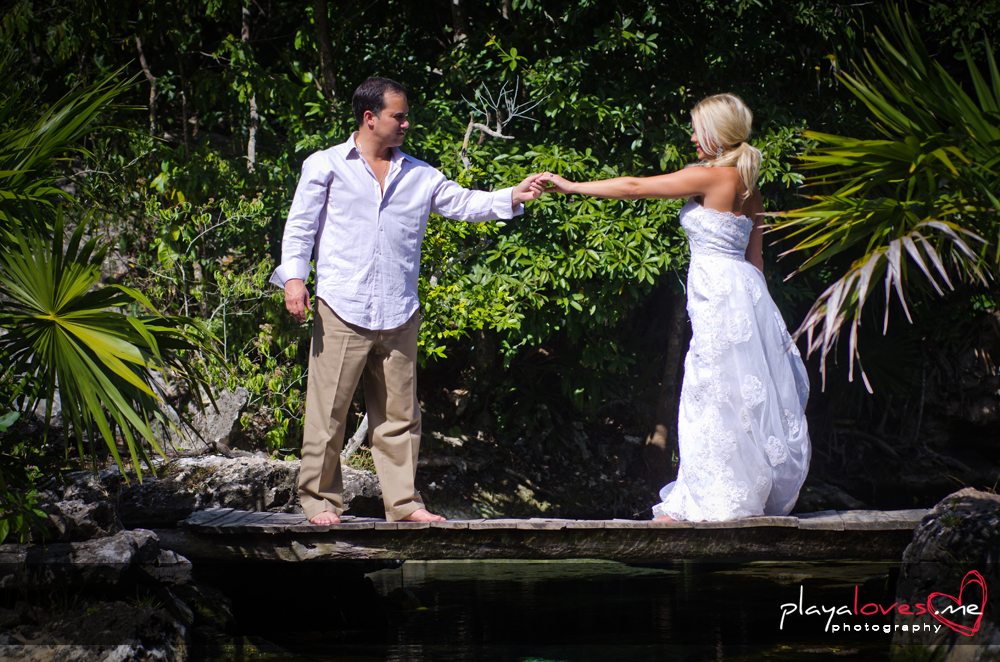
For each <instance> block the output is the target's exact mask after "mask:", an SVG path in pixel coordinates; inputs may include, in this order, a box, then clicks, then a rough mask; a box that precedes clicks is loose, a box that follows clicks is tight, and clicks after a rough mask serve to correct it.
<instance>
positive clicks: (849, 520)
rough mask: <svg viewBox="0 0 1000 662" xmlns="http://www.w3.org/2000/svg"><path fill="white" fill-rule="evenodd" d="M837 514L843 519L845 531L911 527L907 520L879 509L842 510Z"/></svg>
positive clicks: (888, 529)
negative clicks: (894, 516) (894, 517)
mask: <svg viewBox="0 0 1000 662" xmlns="http://www.w3.org/2000/svg"><path fill="white" fill-rule="evenodd" d="M838 514H839V515H840V518H841V519H842V520H844V530H845V531H891V530H897V529H912V528H913V527H912V526H911V525H910V524H909V523H908V522H902V521H899V520H896V519H893V518H892V517H889V516H888V515H886V514H885V513H884V512H882V511H881V510H844V511H839V512H838Z"/></svg>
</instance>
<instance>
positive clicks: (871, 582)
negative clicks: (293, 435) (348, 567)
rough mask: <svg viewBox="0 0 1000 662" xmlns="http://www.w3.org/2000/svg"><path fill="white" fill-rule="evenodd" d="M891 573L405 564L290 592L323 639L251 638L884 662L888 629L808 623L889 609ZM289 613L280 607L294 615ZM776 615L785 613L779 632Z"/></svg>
mask: <svg viewBox="0 0 1000 662" xmlns="http://www.w3.org/2000/svg"><path fill="white" fill-rule="evenodd" d="M898 567H899V565H898V563H871V562H843V561H829V562H813V561H810V562H804V561H802V562H794V561H792V562H747V563H735V562H675V563H672V564H666V565H662V566H658V567H636V566H629V565H625V564H622V563H616V562H604V561H541V562H540V561H433V562H414V561H408V562H406V563H405V564H403V565H402V566H401V567H400V568H398V569H394V570H381V571H378V572H374V573H370V574H368V575H367V579H365V578H361V577H360V574H359V582H358V583H357V587H360V588H361V589H362V590H361V593H367V596H368V597H367V598H366V597H365V596H364V595H360V594H359V593H358V591H357V590H355V591H354V592H353V593H352V592H348V593H345V592H344V591H343V590H340V589H343V585H344V582H343V581H336V580H334V581H329V582H322V581H318V582H317V585H315V586H308V587H303V586H299V587H298V588H297V589H296V588H293V589H292V590H293V591H294V590H298V591H302V590H308V591H309V592H310V594H311V595H313V596H315V598H316V602H314V603H312V604H308V605H307V604H306V603H305V602H308V601H305V602H300V604H299V605H298V606H299V607H301V608H302V609H303V610H304V611H306V610H308V611H309V612H313V611H315V610H317V609H318V610H319V611H323V610H327V611H326V613H327V614H328V615H329V616H330V622H331V625H330V626H329V627H324V626H323V625H322V624H321V621H322V620H323V618H324V617H323V616H322V615H321V616H320V617H319V618H320V621H317V620H316V619H315V618H314V619H313V620H312V621H311V622H309V623H305V622H303V623H302V624H301V625H296V623H297V622H298V621H297V620H296V619H284V620H282V619H262V620H261V621H260V622H259V623H255V624H254V626H253V630H254V633H255V634H256V635H257V636H260V637H263V638H264V639H266V640H269V641H273V642H274V643H276V644H278V645H279V646H281V647H282V648H283V649H285V650H287V651H291V653H292V657H289V656H288V655H282V656H281V657H282V659H285V660H295V661H301V662H306V661H315V660H329V661H338V662H361V661H375V660H385V661H391V662H411V661H413V662H416V661H424V660H434V661H436V662H437V661H440V662H466V661H470V662H471V661H476V662H492V661H497V662H500V661H504V662H506V661H515V662H536V661H537V662H543V661H544V662H555V661H566V662H569V661H579V662H589V661H592V660H593V661H596V660H634V661H636V662H645V661H647V660H648V661H653V660H656V661H657V662H662V661H663V660H666V659H671V660H692V661H693V660H751V659H754V660H755V659H762V658H764V657H766V658H767V659H771V660H779V661H781V660H811V661H814V660H818V659H830V658H831V657H833V656H835V655H836V656H840V655H846V656H849V659H852V660H869V659H870V660H886V659H888V657H889V654H888V653H889V644H890V642H891V639H892V634H891V633H890V632H885V631H884V628H885V626H887V625H888V626H889V627H891V623H892V620H891V616H888V617H886V616H882V615H881V614H877V615H875V616H862V615H856V616H855V615H853V614H851V615H846V613H845V612H842V615H840V616H835V617H834V619H830V620H829V622H828V618H829V613H827V614H820V612H821V611H822V608H823V607H826V608H827V609H828V611H833V610H835V609H838V608H841V607H844V608H848V607H850V606H852V605H853V604H854V600H855V591H857V596H858V599H859V602H858V604H859V605H863V604H866V603H875V604H882V605H889V604H892V603H893V602H894V601H895V600H894V598H893V595H894V592H895V585H894V577H895V572H896V569H897V568H898ZM297 583H301V582H297ZM357 587H356V588H357ZM289 588H292V587H289ZM338 591H339V593H338ZM324 595H327V596H329V597H328V599H327V598H324V597H323V596H324ZM359 595H360V597H359ZM800 598H801V604H802V608H801V610H802V611H803V612H808V611H809V608H810V606H814V607H816V609H814V610H813V611H814V612H815V613H813V614H806V613H804V614H801V615H800V614H799V613H798V611H799V607H798V605H799V603H800ZM296 602H297V601H296V600H295V599H294V596H293V599H292V600H288V599H287V598H286V597H283V598H282V604H284V605H286V607H287V608H290V609H293V610H294V609H295V608H296ZM317 605H318V606H317ZM783 605H784V606H783ZM271 608H272V609H278V608H280V607H277V606H275V605H274V603H272V607H271ZM783 611H788V612H789V613H787V614H786V615H785V620H784V623H783V624H782V622H781V616H782V612H783ZM311 615H312V616H316V614H311ZM335 621H336V623H334V622H335ZM268 623H270V626H269V625H268ZM844 626H848V629H849V631H848V632H844V631H843V628H844ZM855 626H861V631H860V632H857V631H854V628H855ZM865 626H867V628H868V630H867V631H865V629H864V628H865ZM876 627H877V628H878V629H877V631H874V630H875V628H876ZM835 628H836V630H839V631H836V630H835Z"/></svg>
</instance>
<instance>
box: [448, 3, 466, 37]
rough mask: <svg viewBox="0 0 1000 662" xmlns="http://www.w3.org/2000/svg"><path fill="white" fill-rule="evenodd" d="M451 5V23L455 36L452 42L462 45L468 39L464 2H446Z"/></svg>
mask: <svg viewBox="0 0 1000 662" xmlns="http://www.w3.org/2000/svg"><path fill="white" fill-rule="evenodd" d="M448 1H449V2H450V3H451V23H452V27H453V28H454V31H455V35H454V39H453V41H454V42H455V43H456V44H460V45H464V44H465V40H466V39H467V38H468V37H469V19H468V18H467V17H466V14H465V0H448Z"/></svg>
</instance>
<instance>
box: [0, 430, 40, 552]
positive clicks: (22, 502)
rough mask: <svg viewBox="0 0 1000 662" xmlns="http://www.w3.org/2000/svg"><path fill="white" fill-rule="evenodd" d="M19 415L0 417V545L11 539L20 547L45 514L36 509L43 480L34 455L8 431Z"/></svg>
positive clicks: (16, 436) (22, 441) (21, 440)
mask: <svg viewBox="0 0 1000 662" xmlns="http://www.w3.org/2000/svg"><path fill="white" fill-rule="evenodd" d="M18 418H20V413H19V412H7V413H6V414H4V415H3V416H0V544H3V542H4V541H5V540H6V539H7V538H8V537H9V536H13V537H14V539H15V540H16V541H17V542H19V543H24V542H27V541H28V538H29V536H30V534H31V528H32V525H33V524H36V523H38V522H39V521H41V520H42V519H44V517H45V514H44V513H42V512H41V511H40V510H38V509H37V508H36V507H35V506H36V505H37V503H38V490H37V489H36V488H35V486H36V485H37V484H38V482H39V480H40V479H41V477H42V473H41V471H40V470H39V468H38V467H37V466H36V465H35V464H34V461H36V460H35V457H34V456H36V455H37V451H36V450H35V449H32V448H31V447H30V446H28V445H27V444H26V443H25V441H24V440H23V439H21V438H20V437H19V436H18V435H17V434H16V432H14V431H13V430H12V429H11V428H12V427H13V426H14V425H15V423H16V422H17V420H18Z"/></svg>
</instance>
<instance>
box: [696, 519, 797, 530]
mask: <svg viewBox="0 0 1000 662" xmlns="http://www.w3.org/2000/svg"><path fill="white" fill-rule="evenodd" d="M691 524H692V525H693V526H694V528H696V529H753V528H763V527H766V526H777V527H783V528H789V529H797V528H799V520H798V519H797V518H795V517H744V518H742V519H738V520H727V521H724V522H691Z"/></svg>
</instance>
